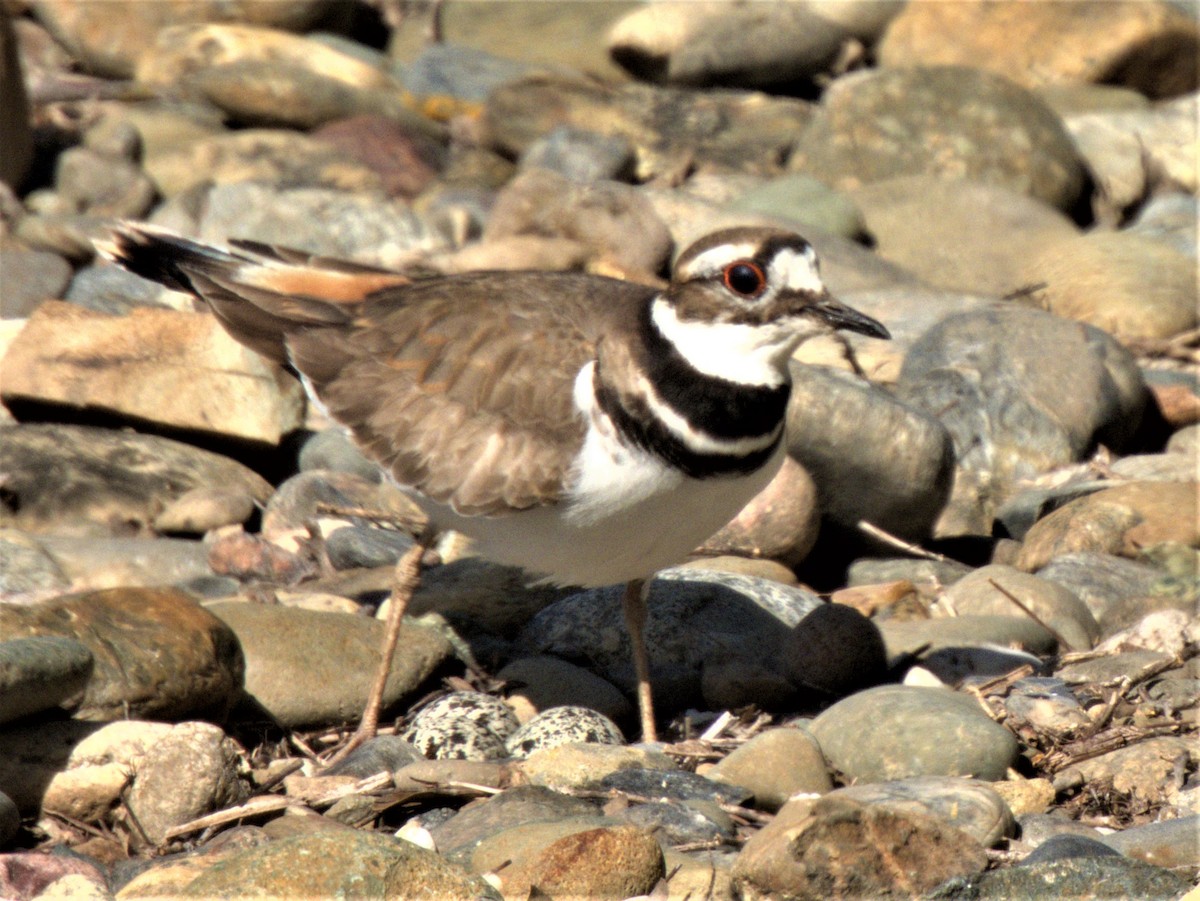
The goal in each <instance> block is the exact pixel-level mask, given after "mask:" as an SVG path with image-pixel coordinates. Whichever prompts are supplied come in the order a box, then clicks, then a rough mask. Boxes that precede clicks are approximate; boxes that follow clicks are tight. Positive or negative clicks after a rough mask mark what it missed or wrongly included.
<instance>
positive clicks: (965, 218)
mask: <svg viewBox="0 0 1200 901" xmlns="http://www.w3.org/2000/svg"><path fill="white" fill-rule="evenodd" d="M849 194H850V197H851V198H852V199H853V200H854V202H855V203H856V204H857V205H858V207H859V209H861V210H862V215H863V216H864V217H865V219H866V228H867V230H868V231H869V232H870V234H871V235H872V237H873V238H874V239H875V249H876V251H877V252H878V253H879V255H880V256H882V257H883V258H884V259H886V260H891V261H892V262H893V263H896V264H898V265H900V266H903V267H904V268H905V269H907V270H909V271H910V272H912V273H914V274H916V275H918V276H920V278H921V279H922V280H923V281H925V282H926V283H928V284H930V285H935V286H937V287H940V288H945V289H947V290H951V291H965V292H974V293H977V294H987V295H992V296H996V297H1002V296H1004V295H1005V294H1008V293H1009V292H1011V291H1015V290H1018V289H1020V288H1022V287H1024V286H1025V285H1027V284H1030V281H1029V277H1028V265H1027V264H1026V262H1025V261H1026V258H1027V257H1029V256H1036V255H1037V254H1038V253H1039V252H1040V251H1041V250H1042V248H1043V247H1044V246H1045V245H1046V244H1049V243H1051V242H1057V241H1062V240H1065V239H1067V238H1071V237H1074V236H1075V235H1077V234H1078V233H1079V230H1078V229H1077V228H1076V227H1075V225H1074V224H1073V223H1072V222H1071V220H1070V219H1068V218H1067V217H1066V215H1064V214H1063V213H1061V212H1059V211H1058V210H1057V209H1055V208H1054V207H1052V206H1050V205H1049V204H1047V203H1045V202H1043V201H1041V200H1038V199H1036V198H1033V197H1030V196H1028V195H1027V194H1024V193H1019V192H1017V191H1014V190H1012V189H1011V188H1008V187H1004V186H1001V185H997V184H989V183H986V182H983V181H974V180H970V179H962V180H954V181H947V180H946V179H944V178H941V177H938V176H936V175H909V176H902V177H899V178H888V179H883V180H881V181H871V182H868V183H866V184H863V185H861V186H859V187H857V188H855V189H854V190H853V191H850V192H849ZM914 222H921V223H924V225H923V227H922V228H919V229H914V228H913V227H912V224H913V223H914ZM1043 280H1044V279H1038V281H1043Z"/></svg>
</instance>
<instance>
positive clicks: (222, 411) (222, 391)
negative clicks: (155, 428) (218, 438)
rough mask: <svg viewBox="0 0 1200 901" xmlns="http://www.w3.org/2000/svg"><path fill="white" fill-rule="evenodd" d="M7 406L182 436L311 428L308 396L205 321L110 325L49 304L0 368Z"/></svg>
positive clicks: (260, 437)
mask: <svg viewBox="0 0 1200 901" xmlns="http://www.w3.org/2000/svg"><path fill="white" fill-rule="evenodd" d="M0 383H2V384H3V388H2V389H0V391H2V392H3V398H4V401H5V402H6V403H9V402H11V401H12V400H14V399H16V400H25V401H37V402H39V403H57V404H62V405H64V406H68V407H74V408H77V409H90V410H104V411H107V412H109V413H114V414H117V415H121V416H128V417H131V418H134V419H137V420H142V421H149V422H153V423H158V424H161V425H164V426H170V427H172V428H178V429H191V430H195V431H198V432H206V433H214V434H219V435H224V436H228V437H233V438H239V439H243V440H247V441H261V442H264V443H267V444H278V443H279V440H280V439H281V438H282V437H283V435H285V434H287V433H288V432H290V431H293V430H295V429H297V428H299V427H300V426H301V425H302V424H303V422H304V392H303V389H302V388H301V387H300V383H299V382H298V381H296V380H295V379H294V378H292V377H291V376H290V375H288V374H287V373H285V372H284V371H283V370H282V369H281V368H280V367H278V366H274V365H272V364H269V363H267V362H266V361H264V360H263V359H262V358H261V357H259V356H258V355H257V354H255V353H253V352H252V351H250V350H247V349H246V348H244V347H242V346H241V345H240V344H238V343H237V342H236V341H234V340H233V339H232V338H230V337H229V336H228V335H227V334H226V333H225V330H224V329H223V328H221V326H220V325H219V324H218V323H217V320H216V319H215V318H214V317H212V316H209V315H207V314H202V313H180V312H177V311H175V310H158V309H145V310H135V311H134V312H133V313H132V314H130V315H129V316H110V315H107V314H104V313H95V312H91V311H89V310H84V309H81V308H80V307H76V306H73V305H72V304H68V303H60V302H56V301H52V302H48V303H45V304H43V305H42V306H41V307H39V308H38V310H37V311H36V313H35V314H34V315H33V316H32V317H30V319H29V322H28V324H27V325H26V327H25V329H24V330H23V331H22V332H21V333H20V335H18V336H17V339H16V340H15V341H14V342H13V344H12V345H11V346H10V347H9V349H8V353H7V354H5V356H4V359H3V361H0Z"/></svg>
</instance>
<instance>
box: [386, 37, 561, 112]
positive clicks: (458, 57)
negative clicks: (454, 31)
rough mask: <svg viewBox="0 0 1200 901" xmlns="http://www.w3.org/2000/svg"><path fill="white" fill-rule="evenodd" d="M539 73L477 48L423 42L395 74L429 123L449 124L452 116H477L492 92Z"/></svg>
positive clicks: (537, 68)
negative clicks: (442, 121) (429, 119)
mask: <svg viewBox="0 0 1200 901" xmlns="http://www.w3.org/2000/svg"><path fill="white" fill-rule="evenodd" d="M542 70H543V67H541V66H539V65H537V64H535V63H527V62H521V61H518V60H515V59H512V58H511V56H510V55H505V56H497V55H496V54H494V53H489V52H488V51H487V50H482V49H480V48H478V47H470V46H466V45H464V44H460V43H457V42H455V43H441V42H439V43H429V42H426V43H425V45H424V47H422V48H421V49H420V51H419V52H418V53H417V55H416V57H415V58H414V59H412V60H411V61H410V62H408V63H407V65H404V66H403V67H401V69H400V71H399V73H398V74H399V76H400V79H401V81H403V83H404V89H405V90H406V91H408V93H409V94H411V95H413V96H414V98H415V99H416V101H417V104H418V108H419V109H421V110H422V111H423V112H424V113H425V114H426V115H428V116H430V117H431V118H433V119H439V120H449V119H450V118H452V117H453V116H454V115H455V114H456V113H462V114H465V115H477V114H478V112H479V110H480V108H481V107H482V105H483V103H484V101H486V100H487V98H488V94H490V93H491V92H492V91H494V90H496V89H497V88H498V87H500V86H501V85H503V84H505V83H506V82H510V81H515V80H517V79H518V78H524V77H527V76H530V75H534V74H536V73H538V72H541V71H542Z"/></svg>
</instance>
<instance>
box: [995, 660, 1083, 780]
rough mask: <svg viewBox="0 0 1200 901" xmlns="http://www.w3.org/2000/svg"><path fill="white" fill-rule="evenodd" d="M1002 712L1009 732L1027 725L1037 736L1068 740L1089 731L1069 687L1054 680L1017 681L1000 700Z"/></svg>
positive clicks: (1060, 673) (1044, 678) (1045, 678)
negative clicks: (1042, 735) (1007, 723)
mask: <svg viewBox="0 0 1200 901" xmlns="http://www.w3.org/2000/svg"><path fill="white" fill-rule="evenodd" d="M1059 675H1060V676H1061V675H1062V671H1061V670H1060V672H1059ZM1004 711H1005V713H1007V714H1008V716H1009V720H1008V722H1009V724H1010V728H1012V729H1013V731H1018V730H1019V729H1020V728H1021V727H1022V726H1024V725H1029V726H1032V727H1033V728H1034V729H1036V730H1037V731H1038V732H1039V733H1046V734H1049V735H1054V736H1063V737H1064V738H1068V737H1070V736H1072V735H1076V734H1079V733H1080V732H1085V731H1090V729H1091V727H1092V725H1093V723H1092V720H1091V718H1090V717H1089V716H1088V715H1087V711H1086V710H1084V708H1083V705H1082V704H1081V703H1080V702H1079V699H1078V698H1077V697H1076V696H1075V693H1074V692H1072V691H1071V687H1070V685H1068V684H1067V682H1066V681H1065V680H1064V679H1062V678H1057V677H1042V676H1029V677H1026V678H1024V679H1019V680H1017V681H1016V682H1015V683H1013V686H1012V689H1011V690H1010V691H1009V694H1008V697H1007V698H1005V699H1004ZM1051 800H1053V799H1051Z"/></svg>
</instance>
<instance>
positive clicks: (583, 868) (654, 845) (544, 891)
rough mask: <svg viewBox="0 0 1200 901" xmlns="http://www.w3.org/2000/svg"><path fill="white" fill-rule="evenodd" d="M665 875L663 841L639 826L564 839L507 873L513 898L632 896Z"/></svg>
mask: <svg viewBox="0 0 1200 901" xmlns="http://www.w3.org/2000/svg"><path fill="white" fill-rule="evenodd" d="M663 875H664V864H663V855H662V849H661V848H660V847H659V845H658V841H657V840H656V839H655V838H654V837H653V836H651V835H650V834H648V833H647V832H644V831H643V830H641V829H638V828H637V827H635V826H613V827H605V828H599V829H587V830H585V831H583V832H576V833H574V834H572V835H567V836H564V837H562V838H560V839H558V840H556V841H554V842H552V843H551V844H549V845H548V846H547V847H545V848H543V849H542V850H541V851H540V852H539V853H537V854H536V855H535V856H533V857H532V858H531V859H529V860H524V861H517V862H515V863H514V864H513V866H512V867H509V868H506V869H504V870H502V871H501V875H500V878H501V879H502V880H503V884H504V892H505V895H506V896H507V897H521V898H524V897H528V896H529V895H530V893H536V894H537V896H539V897H545V898H563V899H566V898H597V899H599V898H612V899H621V898H631V897H634V896H637V895H645V894H647V893H649V892H650V890H651V889H653V888H654V885H655V883H657V882H658V881H659V880H660V879H662V877H663Z"/></svg>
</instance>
